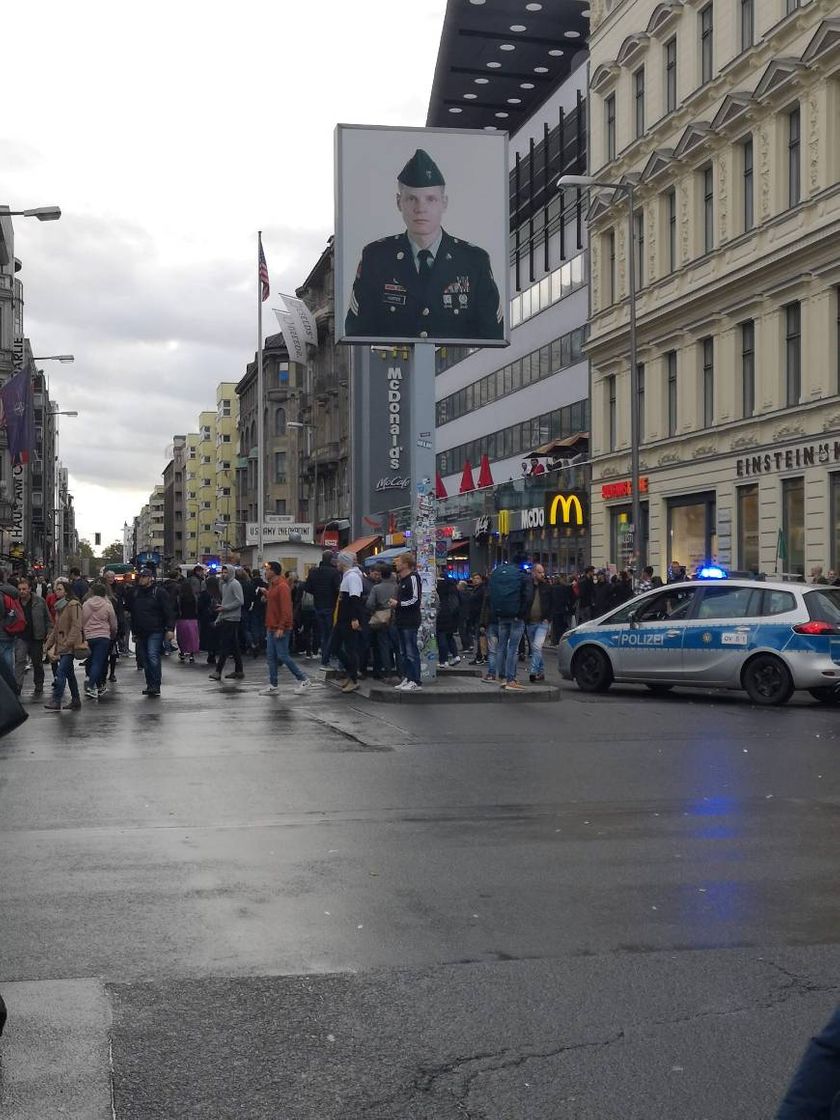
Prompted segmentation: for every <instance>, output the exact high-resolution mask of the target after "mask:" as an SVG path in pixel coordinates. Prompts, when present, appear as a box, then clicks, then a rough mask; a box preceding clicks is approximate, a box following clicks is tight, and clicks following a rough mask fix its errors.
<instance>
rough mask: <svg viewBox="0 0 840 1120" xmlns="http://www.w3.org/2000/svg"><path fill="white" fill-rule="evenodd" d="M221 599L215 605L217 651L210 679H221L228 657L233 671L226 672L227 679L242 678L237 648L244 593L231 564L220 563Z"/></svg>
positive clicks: (239, 655) (238, 649) (239, 652)
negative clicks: (214, 666) (231, 660)
mask: <svg viewBox="0 0 840 1120" xmlns="http://www.w3.org/2000/svg"><path fill="white" fill-rule="evenodd" d="M221 589H222V601H221V603H220V604H219V606H218V607H217V610H218V612H219V613H218V615H217V616H216V626H217V628H218V631H219V652H218V653H217V655H216V668H215V671H214V672H212V673H210V680H211V681H219V680H221V679H222V669H224V667H225V661H227V659H228V657H233V672H232V673H226V674H225V678H226V679H227V680H242V678H243V677H244V676H245V673H244V672H243V670H242V653H241V651H240V648H239V623H240V621H241V619H242V606H243V604H244V602H245V595H244V593H243V591H242V584H241V583H240V582H239V580H238V579H237V578H236V574H235V572H234V569H233V566H232V565H231V564H223V565H222V581H221Z"/></svg>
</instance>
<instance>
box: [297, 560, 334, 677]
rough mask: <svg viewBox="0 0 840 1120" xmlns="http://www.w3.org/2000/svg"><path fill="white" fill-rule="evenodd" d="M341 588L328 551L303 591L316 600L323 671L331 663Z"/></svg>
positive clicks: (308, 579)
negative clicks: (334, 621)
mask: <svg viewBox="0 0 840 1120" xmlns="http://www.w3.org/2000/svg"><path fill="white" fill-rule="evenodd" d="M340 586H341V576H340V575H339V572H338V569H337V568H336V566H335V563H334V558H333V554H332V552H330V550H329V549H327V550H326V551H325V552H324V553H323V554H322V556H321V563H320V564H319V565H318V567H317V568H312V570H311V571H310V572H309V575H308V576H307V577H306V583H305V584H304V585H303V590H304V591H308V592H309V594H310V595H311V596H312V598H313V599H314V600H315V619H316V622H317V624H318V638H319V641H320V643H321V668H322V669H326V668H327V667H328V665H329V663H330V645H331V641H332V631H333V615H334V614H335V604H336V601H337V600H338V589H339V587H340Z"/></svg>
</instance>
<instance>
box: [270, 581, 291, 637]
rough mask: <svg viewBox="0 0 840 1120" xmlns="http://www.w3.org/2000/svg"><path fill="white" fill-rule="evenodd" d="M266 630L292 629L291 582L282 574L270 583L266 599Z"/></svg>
mask: <svg viewBox="0 0 840 1120" xmlns="http://www.w3.org/2000/svg"><path fill="white" fill-rule="evenodd" d="M265 628H266V630H291V629H292V593H291V591H290V590H289V584H288V583H287V581H286V580H285V579H284V578H283V577H282V576H281V577H280V579H276V580H274V582H273V583H272V584H270V585H269V588H268V595H267V596H266V599H265Z"/></svg>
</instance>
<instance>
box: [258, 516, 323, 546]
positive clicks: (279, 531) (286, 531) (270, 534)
mask: <svg viewBox="0 0 840 1120" xmlns="http://www.w3.org/2000/svg"><path fill="white" fill-rule="evenodd" d="M293 534H294V535H299V536H300V543H301V544H313V543H314V540H313V534H312V523H311V522H309V523H308V524H306V523H304V522H286V523H285V524H278V523H277V522H270V523H269V524H267V525H263V543H264V544H283V543H285V542H286V541H288V539H289V537H290V536H292V535H293ZM258 538H259V526H258V525H257V522H256V521H248V522H246V524H245V540H246V541H247V543H248V544H249V545H250V544H257V543H258Z"/></svg>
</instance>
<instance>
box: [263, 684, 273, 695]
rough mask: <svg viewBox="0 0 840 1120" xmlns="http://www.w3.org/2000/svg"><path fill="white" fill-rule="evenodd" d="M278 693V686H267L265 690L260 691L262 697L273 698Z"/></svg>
mask: <svg viewBox="0 0 840 1120" xmlns="http://www.w3.org/2000/svg"><path fill="white" fill-rule="evenodd" d="M276 691H277V685H276V684H270V685H267V686H266V687H265V688H261V689H260V696H273V695H274V693H275V692H276Z"/></svg>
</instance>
